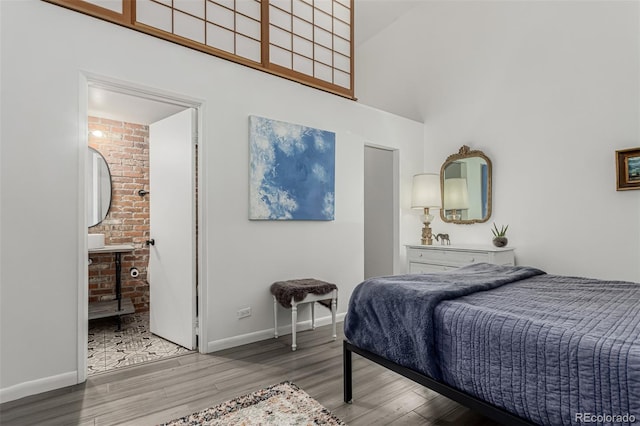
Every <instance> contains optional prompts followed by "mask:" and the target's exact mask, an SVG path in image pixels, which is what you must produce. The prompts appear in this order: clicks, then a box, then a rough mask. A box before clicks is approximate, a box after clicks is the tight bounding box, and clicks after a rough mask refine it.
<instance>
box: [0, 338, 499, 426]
mask: <svg viewBox="0 0 640 426" xmlns="http://www.w3.org/2000/svg"><path fill="white" fill-rule="evenodd" d="M338 328H341V327H338ZM330 336H331V331H330V327H329V326H325V327H319V328H317V329H316V330H315V331H304V332H299V333H298V349H297V350H296V351H295V352H292V351H291V347H290V344H291V336H282V337H280V338H279V339H270V340H265V341H262V342H257V343H252V344H249V345H244V346H241V347H237V348H233V349H228V350H224V351H220V352H216V353H213V354H207V355H202V354H198V353H194V354H188V355H183V356H180V357H176V358H171V359H167V360H162V361H156V362H152V363H148V364H143V365H139V366H131V367H124V368H122V369H119V370H116V371H113V372H106V373H100V374H97V375H94V376H91V377H90V378H89V379H88V380H87V382H85V383H83V384H80V385H75V386H70V387H67V388H64V389H59V390H55V391H51V392H46V393H43V394H40V395H34V396H30V397H27V398H23V399H20V400H17V401H11V402H7V403H5V404H2V405H0V424H2V425H3V426H11V425H19V426H26V425H52V426H53V425H94V426H97V425H100V426H102V425H136V426H139V425H156V424H159V423H162V422H166V421H169V420H172V419H174V418H178V417H182V416H185V415H188V414H191V413H193V412H195V411H198V410H202V409H205V408H207V407H210V406H213V405H217V404H219V403H221V402H224V401H226V400H228V399H232V398H235V397H237V396H240V395H243V394H246V393H250V392H253V391H255V390H257V389H260V388H262V387H265V386H269V385H272V384H275V383H279V382H282V381H285V380H289V381H291V382H293V383H295V384H296V385H298V386H299V387H301V388H302V389H304V390H305V391H306V392H307V393H308V394H309V395H311V396H312V397H313V398H315V399H316V400H318V401H319V402H320V403H321V404H322V405H324V406H325V407H326V408H328V409H329V410H331V411H332V412H333V413H334V414H335V415H336V416H338V417H339V418H341V419H342V420H344V421H345V422H346V423H347V424H348V425H350V426H358V425H367V426H368V425H396V426H397V425H443V426H444V425H474V426H475V425H478V426H493V425H495V424H496V423H494V422H492V421H491V420H489V419H486V418H485V417H482V416H480V415H478V414H477V413H474V412H471V411H470V410H468V409H466V408H464V407H462V406H461V405H459V404H457V403H455V402H453V401H451V400H449V399H447V398H445V397H443V396H440V395H438V394H436V393H434V392H432V391H430V390H428V389H426V388H423V387H422V386H420V385H417V384H415V383H414V382H412V381H410V380H408V379H405V378H403V377H401V376H399V375H397V374H395V373H393V372H391V371H389V370H386V369H384V368H382V367H380V366H378V365H376V364H374V363H372V362H370V361H368V360H366V359H363V358H361V357H360V356H358V355H356V354H354V355H353V371H354V374H353V403H352V404H345V403H344V402H343V401H342V338H343V335H342V333H340V334H339V335H338V339H337V340H336V341H333V340H332V339H331V337H330Z"/></svg>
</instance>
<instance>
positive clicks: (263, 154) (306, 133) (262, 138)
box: [249, 116, 336, 220]
mask: <svg viewBox="0 0 640 426" xmlns="http://www.w3.org/2000/svg"><path fill="white" fill-rule="evenodd" d="M335 141H336V134H335V133H333V132H328V131H325V130H319V129H313V128H311V127H305V126H301V125H298V124H291V123H285V122H282V121H277V120H270V119H268V118H263V117H257V116H250V117H249V155H250V162H251V163H250V166H249V173H250V176H249V179H250V182H249V219H254V220H334V211H335V209H334V190H335V152H336V149H335V145H336V143H335Z"/></svg>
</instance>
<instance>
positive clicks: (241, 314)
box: [236, 307, 251, 319]
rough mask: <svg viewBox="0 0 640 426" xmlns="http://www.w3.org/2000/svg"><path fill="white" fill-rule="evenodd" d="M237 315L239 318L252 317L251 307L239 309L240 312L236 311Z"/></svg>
mask: <svg viewBox="0 0 640 426" xmlns="http://www.w3.org/2000/svg"><path fill="white" fill-rule="evenodd" d="M236 316H237V317H238V319H240V318H246V317H250V316H251V307H247V308H241V309H238V312H236Z"/></svg>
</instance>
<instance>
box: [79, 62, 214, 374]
mask: <svg viewBox="0 0 640 426" xmlns="http://www.w3.org/2000/svg"><path fill="white" fill-rule="evenodd" d="M89 87H100V88H103V89H105V90H109V91H112V92H119V93H123V94H127V95H131V96H137V97H141V98H145V99H150V100H154V101H159V102H165V103H171V104H175V105H180V106H184V107H185V108H194V109H195V110H196V116H197V129H196V138H197V143H198V157H197V168H198V181H197V184H198V194H197V212H196V215H197V221H198V230H197V234H196V231H195V223H194V224H193V225H194V226H193V229H194V233H193V236H194V238H197V241H198V245H197V250H198V255H197V266H196V267H197V272H198V287H197V292H196V294H197V297H198V305H197V309H198V326H197V334H198V351H199V352H200V353H206V349H207V344H206V342H207V337H206V336H207V306H206V305H207V286H206V277H207V265H206V262H204V261H203V260H202V259H206V258H207V254H206V244H205V235H206V228H207V223H206V221H205V220H204V218H205V214H204V209H205V206H206V205H207V204H206V194H207V190H206V172H207V170H206V168H205V162H204V160H203V159H204V158H205V155H206V154H205V153H206V150H207V147H206V144H205V143H204V137H203V135H204V127H205V124H204V119H203V117H204V111H205V102H204V100H202V99H197V98H193V97H191V96H186V95H181V94H176V93H171V92H167V91H164V90H160V89H156V88H151V87H147V86H143V85H140V84H136V83H131V82H127V81H121V80H116V79H112V78H109V77H105V76H101V75H97V74H93V73H89V72H80V78H79V90H78V93H79V108H78V112H79V117H78V132H79V137H78V141H79V142H78V143H79V147H78V155H79V161H78V163H79V165H80V167H79V171H78V182H79V183H80V184H79V185H78V199H79V200H80V203H79V206H78V245H77V246H78V256H77V262H78V279H77V282H78V340H77V345H78V346H77V348H78V350H77V354H78V355H77V356H78V360H77V361H78V362H77V372H78V383H82V382H84V381H86V380H87V355H88V333H89V326H88V323H89V292H88V288H89V276H88V270H89V269H88V263H87V229H88V228H87V211H86V210H87V199H86V198H87V188H86V177H85V173H86V158H87V152H88V149H89V148H88V147H89V141H88V124H87V116H88V94H89ZM194 172H195V171H194ZM194 201H196V200H195V198H194Z"/></svg>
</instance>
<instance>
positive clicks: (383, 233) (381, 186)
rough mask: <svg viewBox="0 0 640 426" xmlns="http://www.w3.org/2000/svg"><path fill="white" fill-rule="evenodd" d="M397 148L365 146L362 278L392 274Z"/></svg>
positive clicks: (396, 221)
mask: <svg viewBox="0 0 640 426" xmlns="http://www.w3.org/2000/svg"><path fill="white" fill-rule="evenodd" d="M396 161H397V160H396V151H394V150H391V149H388V148H382V147H377V146H369V145H366V146H365V147H364V278H365V279H367V278H371V277H379V276H385V275H393V273H394V263H395V259H396V257H397V256H396V254H397V250H398V249H397V240H398V236H397V234H398V228H397V223H398V220H397V210H398V209H397V207H398V206H397V191H396V187H397V178H396V175H397V173H396V170H397V168H396Z"/></svg>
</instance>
